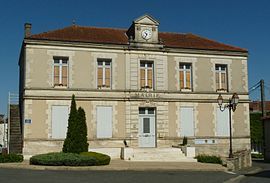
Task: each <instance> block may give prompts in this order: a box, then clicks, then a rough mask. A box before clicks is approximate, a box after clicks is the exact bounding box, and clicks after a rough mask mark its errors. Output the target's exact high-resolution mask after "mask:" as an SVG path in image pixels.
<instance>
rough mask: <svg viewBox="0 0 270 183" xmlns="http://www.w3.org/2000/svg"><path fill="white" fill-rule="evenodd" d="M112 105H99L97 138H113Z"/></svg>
mask: <svg viewBox="0 0 270 183" xmlns="http://www.w3.org/2000/svg"><path fill="white" fill-rule="evenodd" d="M112 110H113V109H112V107H111V106H98V107H97V138H112V129H113V128H112V116H113V115H112V114H113V113H112V112H113V111H112Z"/></svg>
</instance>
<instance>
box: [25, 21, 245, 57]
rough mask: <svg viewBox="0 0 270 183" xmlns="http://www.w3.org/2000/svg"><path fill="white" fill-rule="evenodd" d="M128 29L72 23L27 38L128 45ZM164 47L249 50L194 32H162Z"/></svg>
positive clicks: (160, 35) (161, 37)
mask: <svg viewBox="0 0 270 183" xmlns="http://www.w3.org/2000/svg"><path fill="white" fill-rule="evenodd" d="M126 32H127V30H126V29H116V28H99V27H84V26H78V25H72V26H69V27H65V28H63V29H58V30H54V31H49V32H44V33H40V34H34V35H31V36H29V37H27V38H30V39H35V40H53V41H71V42H74V41H75V42H85V43H105V44H122V45H128V44H129V41H128V37H127V35H126ZM159 38H160V39H161V40H162V41H163V44H164V47H168V48H183V49H202V50H219V51H236V52H247V50H246V49H243V48H239V47H235V46H230V45H226V44H223V43H219V42H217V41H213V40H210V39H207V38H203V37H200V36H198V35H194V34H190V33H188V34H180V33H168V32H160V33H159Z"/></svg>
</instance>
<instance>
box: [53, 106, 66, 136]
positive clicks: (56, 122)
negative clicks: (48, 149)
mask: <svg viewBox="0 0 270 183" xmlns="http://www.w3.org/2000/svg"><path fill="white" fill-rule="evenodd" d="M68 114H69V111H68V106H52V138H54V139H64V138H66V133H67V126H68V116H69V115H68Z"/></svg>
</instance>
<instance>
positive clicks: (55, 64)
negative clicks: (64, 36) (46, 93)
mask: <svg viewBox="0 0 270 183" xmlns="http://www.w3.org/2000/svg"><path fill="white" fill-rule="evenodd" d="M56 60H58V61H59V63H55V62H56ZM63 61H66V63H63ZM55 66H58V67H59V68H58V69H59V70H58V72H59V76H58V83H55ZM63 66H64V67H66V68H67V75H66V79H67V82H66V85H63V74H62V73H63ZM52 80H53V87H68V85H69V58H68V57H59V56H55V57H53V78H52Z"/></svg>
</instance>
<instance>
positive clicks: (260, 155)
mask: <svg viewBox="0 0 270 183" xmlns="http://www.w3.org/2000/svg"><path fill="white" fill-rule="evenodd" d="M251 157H252V158H258V159H262V158H264V157H263V154H261V153H259V154H253V153H251Z"/></svg>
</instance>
